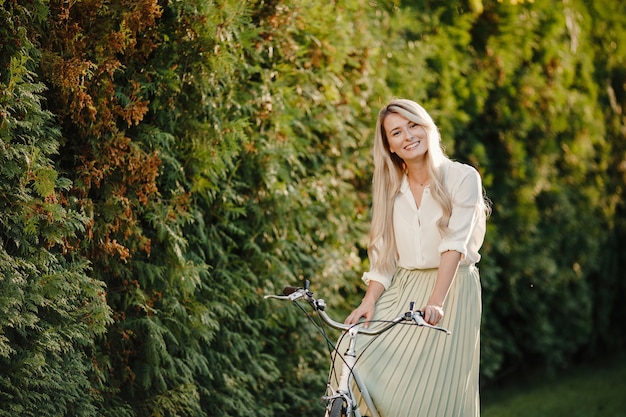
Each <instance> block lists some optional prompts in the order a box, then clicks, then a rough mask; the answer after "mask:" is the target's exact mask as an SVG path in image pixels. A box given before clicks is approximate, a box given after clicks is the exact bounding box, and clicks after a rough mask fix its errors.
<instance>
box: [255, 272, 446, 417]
mask: <svg viewBox="0 0 626 417" xmlns="http://www.w3.org/2000/svg"><path fill="white" fill-rule="evenodd" d="M309 287H310V282H309V281H308V280H305V281H304V287H285V288H284V289H283V295H266V296H265V297H264V298H265V299H270V298H273V299H279V300H288V301H292V302H294V303H296V305H298V306H299V307H300V309H302V311H303V312H304V313H305V314H306V315H307V316H308V317H309V319H311V320H312V321H313V319H312V317H311V316H310V315H309V314H308V313H307V311H306V310H305V309H304V308H302V306H300V304H299V303H298V300H300V299H302V300H304V301H306V302H308V303H309V304H310V305H311V307H312V308H313V310H314V311H315V312H316V313H317V314H318V316H319V317H321V319H322V320H323V322H325V323H326V324H327V325H329V326H330V327H332V328H335V329H338V330H342V331H344V335H348V337H349V343H348V348H347V350H346V353H345V354H343V355H341V353H340V352H338V351H337V348H336V347H335V346H334V345H333V342H331V341H330V339H329V338H328V337H327V336H326V333H325V331H324V329H323V327H322V326H321V324H320V323H316V322H315V321H313V322H314V324H315V325H316V327H317V328H318V330H319V331H320V332H321V333H322V336H324V338H325V339H326V341H327V342H328V344H329V345H330V346H332V349H333V350H334V351H335V353H336V354H337V355H340V357H341V359H342V363H343V364H342V369H341V373H340V374H339V375H340V377H339V383H338V384H337V389H334V388H333V387H332V386H331V383H330V381H331V377H330V376H329V379H328V382H327V389H326V391H327V392H326V393H327V395H324V396H323V397H322V401H324V402H325V403H326V408H325V410H326V411H325V414H324V416H325V417H367V416H362V415H361V412H360V411H359V408H358V404H357V401H356V399H355V398H354V395H353V389H352V381H354V384H355V385H356V387H357V388H358V389H359V391H360V393H361V396H362V398H363V401H364V402H365V404H366V405H367V407H368V408H369V410H370V411H371V413H372V415H371V416H369V417H379V415H378V412H377V411H376V407H375V406H374V403H373V401H372V397H371V395H370V393H369V391H368V389H367V387H366V386H365V384H364V382H363V380H362V379H361V377H360V375H359V373H358V370H357V369H356V367H355V366H356V364H357V362H358V356H357V351H356V350H357V349H356V338H357V335H358V334H363V335H367V336H378V335H381V334H383V333H385V332H386V331H388V330H389V329H391V328H392V327H394V326H395V325H396V324H399V323H404V324H411V325H417V326H421V327H427V328H430V329H434V330H439V331H442V332H444V333H446V334H447V335H450V334H451V332H450V331H449V330H447V329H444V328H443V327H437V326H433V325H430V324H428V323H427V322H426V321H425V320H424V317H423V314H424V313H423V312H422V311H420V310H415V309H414V307H415V303H414V302H411V303H410V304H409V309H408V311H406V312H405V313H402V314H400V315H399V316H397V317H396V318H394V319H393V320H390V321H380V323H382V325H381V326H379V327H376V328H369V327H364V326H363V325H362V323H359V324H344V323H340V322H337V321H335V320H333V319H332V318H331V317H330V316H329V315H328V314H327V313H326V303H325V301H324V300H323V299H316V298H315V297H314V296H313V292H312V291H310V289H309ZM331 359H332V358H331ZM331 374H332V372H331Z"/></svg>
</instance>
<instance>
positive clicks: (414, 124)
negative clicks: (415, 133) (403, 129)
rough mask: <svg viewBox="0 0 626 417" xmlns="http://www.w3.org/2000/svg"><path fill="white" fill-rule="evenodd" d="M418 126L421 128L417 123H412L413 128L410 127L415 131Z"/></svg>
mask: <svg viewBox="0 0 626 417" xmlns="http://www.w3.org/2000/svg"><path fill="white" fill-rule="evenodd" d="M418 126H419V125H418V124H417V123H412V124H411V126H410V128H411V129H415V128H416V127H418Z"/></svg>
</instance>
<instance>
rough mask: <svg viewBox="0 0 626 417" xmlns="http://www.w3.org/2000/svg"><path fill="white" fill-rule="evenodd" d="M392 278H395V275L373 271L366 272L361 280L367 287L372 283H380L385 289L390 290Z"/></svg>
mask: <svg viewBox="0 0 626 417" xmlns="http://www.w3.org/2000/svg"><path fill="white" fill-rule="evenodd" d="M392 277H393V274H383V273H380V272H378V271H375V270H371V271H368V272H365V273H364V274H363V277H362V278H361V279H362V280H363V282H365V283H366V284H367V285H369V284H370V281H378V282H380V283H381V284H383V287H385V289H388V288H389V286H390V285H391V281H392Z"/></svg>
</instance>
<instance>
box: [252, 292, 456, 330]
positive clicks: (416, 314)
mask: <svg viewBox="0 0 626 417" xmlns="http://www.w3.org/2000/svg"><path fill="white" fill-rule="evenodd" d="M304 286H305V288H301V287H285V288H284V289H283V295H266V296H265V297H264V298H265V299H268V298H275V299H278V300H289V301H293V302H295V301H297V300H299V299H304V300H305V301H307V302H308V303H309V304H310V305H311V306H312V307H313V310H315V311H317V312H318V314H319V315H320V317H321V318H322V320H324V321H325V322H326V324H328V325H329V326H330V327H333V328H335V329H338V330H344V331H356V332H358V333H360V334H365V335H369V336H375V335H378V334H381V333H384V332H385V331H387V330H389V329H390V328H391V327H393V326H394V325H396V324H398V323H400V322H402V321H409V322H412V323H414V324H416V325H418V326H422V327H428V328H430V329H433V330H439V331H442V332H444V333H446V334H448V335H449V334H451V332H450V331H449V330H447V329H444V328H443V327H437V326H433V325H431V324H428V323H427V322H426V320H424V317H423V316H424V313H423V312H422V311H420V310H414V305H415V303H414V302H411V303H410V304H409V310H408V311H407V312H405V313H404V314H401V315H399V316H398V317H396V318H394V319H393V320H391V321H386V324H385V325H384V326H380V327H376V328H373V329H370V328H366V327H363V326H362V325H360V324H346V323H340V322H338V321H335V320H333V319H332V318H331V317H330V316H329V315H328V314H327V313H326V311H325V310H326V302H325V301H324V300H323V299H317V298H315V297H313V292H311V291H310V290H309V281H308V280H307V281H305V285H304Z"/></svg>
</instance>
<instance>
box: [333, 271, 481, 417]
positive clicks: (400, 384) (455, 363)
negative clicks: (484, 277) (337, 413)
mask: <svg viewBox="0 0 626 417" xmlns="http://www.w3.org/2000/svg"><path fill="white" fill-rule="evenodd" d="M436 279H437V269H426V270H407V269H402V268H399V269H398V270H397V271H396V273H395V275H394V278H393V282H392V284H391V286H390V287H389V288H388V289H387V290H386V291H385V292H384V293H383V294H382V295H381V297H380V298H379V300H378V302H377V303H376V312H375V316H374V320H391V319H393V318H395V317H397V316H398V315H400V314H402V313H403V312H405V311H407V310H408V308H409V303H410V302H411V301H414V302H415V308H422V307H423V306H424V305H426V302H427V301H428V298H429V297H430V295H431V294H432V292H433V289H434V286H435V281H436ZM481 310H482V308H481V288H480V278H479V273H478V269H477V268H476V267H474V266H461V267H459V270H458V272H457V275H456V277H455V279H454V281H453V283H452V286H451V288H450V292H449V294H448V297H447V300H446V303H445V305H444V318H443V319H442V321H441V322H440V323H439V324H438V325H440V326H442V327H445V328H447V329H449V330H450V331H451V332H452V334H451V335H446V334H445V333H443V332H439V331H435V330H432V329H427V328H424V327H418V326H405V325H397V326H395V327H393V328H392V329H391V330H389V331H387V332H386V333H383V334H382V335H380V336H378V337H375V338H372V337H369V336H365V335H359V336H358V339H357V346H358V350H357V355H360V357H359V358H358V359H357V363H356V369H357V370H358V372H359V374H360V376H361V378H362V379H363V381H364V382H365V385H366V386H367V389H368V391H369V392H370V395H371V396H372V399H373V401H374V404H375V405H376V408H377V410H378V413H379V415H380V416H381V417H478V416H479V415H480V401H479V390H478V375H479V365H480V318H481ZM375 326H376V324H374V323H373V324H372V325H371V327H372V328H374V327H375ZM346 342H347V337H345V338H343V339H342V341H341V343H340V345H341V346H339V349H338V351H339V352H341V353H344V352H345V347H346V346H347V344H346ZM340 365H341V361H340V360H338V359H336V360H335V361H334V364H333V368H334V369H336V370H337V373H338V372H339V369H341V368H340ZM337 378H338V377H337ZM337 378H335V377H334V373H333V374H331V384H334V383H336V379H337ZM354 391H355V395H356V396H358V395H359V392H358V390H357V389H355V390H354ZM359 409H360V411H361V413H362V414H363V415H369V414H370V413H369V410H367V407H366V405H365V404H364V402H363V401H359Z"/></svg>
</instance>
